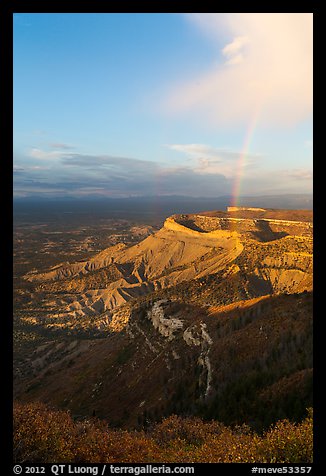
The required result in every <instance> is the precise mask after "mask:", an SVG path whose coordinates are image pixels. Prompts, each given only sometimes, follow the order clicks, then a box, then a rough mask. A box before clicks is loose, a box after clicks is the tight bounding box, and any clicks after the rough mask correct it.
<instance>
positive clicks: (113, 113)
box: [13, 13, 313, 203]
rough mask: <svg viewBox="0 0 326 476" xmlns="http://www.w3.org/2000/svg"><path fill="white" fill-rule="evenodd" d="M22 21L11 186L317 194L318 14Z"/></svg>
mask: <svg viewBox="0 0 326 476" xmlns="http://www.w3.org/2000/svg"><path fill="white" fill-rule="evenodd" d="M13 22H14V50H13V54H14V104H13V107H14V161H13V162H14V166H13V174H14V197H22V198H23V197H31V196H33V197H43V198H45V197H47V198H57V197H61V198H64V197H74V198H87V197H96V196H98V197H115V198H118V197H132V196H157V195H184V196H191V197H219V196H223V195H231V196H232V197H233V198H234V203H236V199H237V197H239V196H246V195H250V196H255V195H256V196H257V195H262V194H263V195H268V194H270V195H275V194H284V193H311V192H312V185H313V184H312V167H313V166H312V158H313V141H312V137H313V122H312V108H313V105H312V96H313V94H312V93H313V91H312V79H313V73H312V50H313V43H312V32H313V14H312V13H237V14H235V13H230V14H228V13H202V14H200V13H190V14H189V13H188V14H182V13H179V14H176V13H131V14H127V13H120V14H118V13H100V14H95V13H93V14H92V13H90V14H89V13H62V14H57V13H47V14H43V13H33V14H31V13H17V14H14V19H13Z"/></svg>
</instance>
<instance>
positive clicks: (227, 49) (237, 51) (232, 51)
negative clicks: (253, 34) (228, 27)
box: [222, 36, 249, 65]
mask: <svg viewBox="0 0 326 476" xmlns="http://www.w3.org/2000/svg"><path fill="white" fill-rule="evenodd" d="M248 43H249V40H248V37H247V36H237V37H236V38H234V40H233V41H232V42H231V43H228V44H227V45H226V46H224V48H223V49H222V54H223V55H224V56H225V57H226V58H227V61H226V64H230V65H232V64H239V63H242V61H243V60H244V56H243V49H244V46H245V45H247V44H248Z"/></svg>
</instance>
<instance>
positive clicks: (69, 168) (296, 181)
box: [14, 144, 312, 197]
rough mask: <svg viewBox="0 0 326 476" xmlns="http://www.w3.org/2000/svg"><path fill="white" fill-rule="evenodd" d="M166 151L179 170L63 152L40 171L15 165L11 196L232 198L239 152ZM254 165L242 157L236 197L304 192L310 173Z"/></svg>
mask: <svg viewBox="0 0 326 476" xmlns="http://www.w3.org/2000/svg"><path fill="white" fill-rule="evenodd" d="M167 147H169V148H170V149H171V150H174V151H175V152H177V153H180V154H181V153H182V154H185V156H186V158H187V159H188V162H187V163H186V164H184V165H182V166H181V165H175V166H166V165H164V164H163V163H158V162H151V161H149V160H141V159H134V158H130V157H114V156H110V155H88V154H71V153H70V152H68V151H67V152H60V153H56V156H55V160H54V161H46V162H42V163H41V164H40V165H39V163H37V164H36V165H34V164H31V163H29V164H28V165H26V166H25V164H24V165H23V166H21V165H16V166H15V167H14V171H15V173H14V191H15V195H16V196H18V195H19V196H27V195H28V194H30V195H36V194H39V195H40V196H41V195H43V194H47V196H50V195H51V194H52V195H51V196H55V195H56V194H57V195H58V196H71V195H73V196H75V197H78V196H80V197H86V196H87V195H89V196H90V195H94V194H95V195H99V196H110V197H123V196H130V195H134V196H144V195H145V196H155V195H186V196H192V197H196V196H197V197H214V196H215V197H217V196H221V195H229V194H231V193H232V190H233V188H234V183H235V180H236V179H237V173H238V170H239V168H238V163H239V159H240V157H241V153H240V152H238V151H232V150H225V149H217V148H214V147H211V146H209V145H205V144H171V145H169V146H167ZM34 150H35V149H34ZM36 150H37V153H36V154H35V155H36V157H38V158H39V157H41V158H42V160H43V158H44V157H48V156H49V152H47V151H43V150H41V149H36ZM50 157H53V155H50ZM260 159H261V157H260V156H258V155H251V156H250V155H249V156H248V157H247V156H246V161H247V160H248V162H247V163H246V164H245V165H244V166H243V167H242V168H241V193H242V194H262V193H265V192H267V191H268V190H269V191H273V193H275V192H278V191H282V193H283V192H284V191H285V192H286V191H293V192H302V191H307V192H310V188H311V182H312V180H311V171H310V170H308V169H299V168H298V169H289V170H286V171H284V170H283V171H279V170H274V171H270V172H268V173H266V170H263V167H262V166H261V160H260Z"/></svg>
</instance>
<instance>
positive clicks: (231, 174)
mask: <svg viewBox="0 0 326 476" xmlns="http://www.w3.org/2000/svg"><path fill="white" fill-rule="evenodd" d="M167 147H169V148H170V149H172V150H176V151H178V152H181V153H184V154H186V155H187V156H188V157H189V158H191V159H193V169H194V170H195V171H196V172H197V173H199V174H202V173H207V174H221V175H224V176H225V177H226V178H228V179H234V178H235V175H236V173H237V168H238V164H239V161H240V160H241V159H242V153H241V152H238V151H232V150H227V149H218V148H214V147H210V146H207V145H205V144H171V145H168V146H167ZM261 158H262V157H261V156H260V155H258V154H246V156H245V161H244V164H243V165H242V167H243V169H244V170H246V169H251V168H252V167H253V166H257V165H258V164H259V161H260V160H261Z"/></svg>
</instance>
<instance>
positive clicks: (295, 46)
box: [162, 13, 312, 127]
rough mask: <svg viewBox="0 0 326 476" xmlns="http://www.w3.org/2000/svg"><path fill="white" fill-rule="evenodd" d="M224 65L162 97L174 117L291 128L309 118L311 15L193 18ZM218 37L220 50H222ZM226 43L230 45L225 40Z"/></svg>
mask: <svg viewBox="0 0 326 476" xmlns="http://www.w3.org/2000/svg"><path fill="white" fill-rule="evenodd" d="M187 18H190V20H191V22H192V23H193V24H194V25H196V26H197V27H199V28H200V29H202V30H203V31H205V33H206V34H207V35H208V36H209V37H210V39H211V41H212V42H214V44H216V50H217V52H219V54H220V55H221V58H222V61H223V60H224V62H222V61H221V62H220V64H219V65H218V66H216V65H215V64H212V65H211V67H208V68H207V70H206V71H201V72H200V73H199V74H198V75H197V76H196V77H194V78H192V79H190V80H189V79H188V78H184V79H183V80H181V81H180V83H179V85H177V86H176V87H174V88H173V89H172V90H170V92H169V94H168V95H167V97H164V101H163V102H162V109H164V110H165V111H166V112H167V113H169V114H172V115H174V116H175V115H179V116H187V117H189V114H191V113H193V114H196V117H197V119H198V120H199V121H201V122H203V121H206V123H207V121H208V123H210V124H211V125H214V126H216V125H233V126H234V125H235V124H242V125H243V124H245V125H246V124H248V125H249V124H250V122H251V121H252V120H253V119H254V118H255V119H256V120H259V122H260V124H262V125H264V126H278V127H282V126H292V125H294V124H297V123H299V122H300V121H303V120H305V119H306V118H308V117H310V115H311V113H312V14H311V13H239V14H234V13H233V14H191V15H189V16H188V17H187ZM222 35H223V39H224V42H225V43H224V46H222V47H221V40H222ZM226 38H229V39H228V40H225V39H226Z"/></svg>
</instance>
